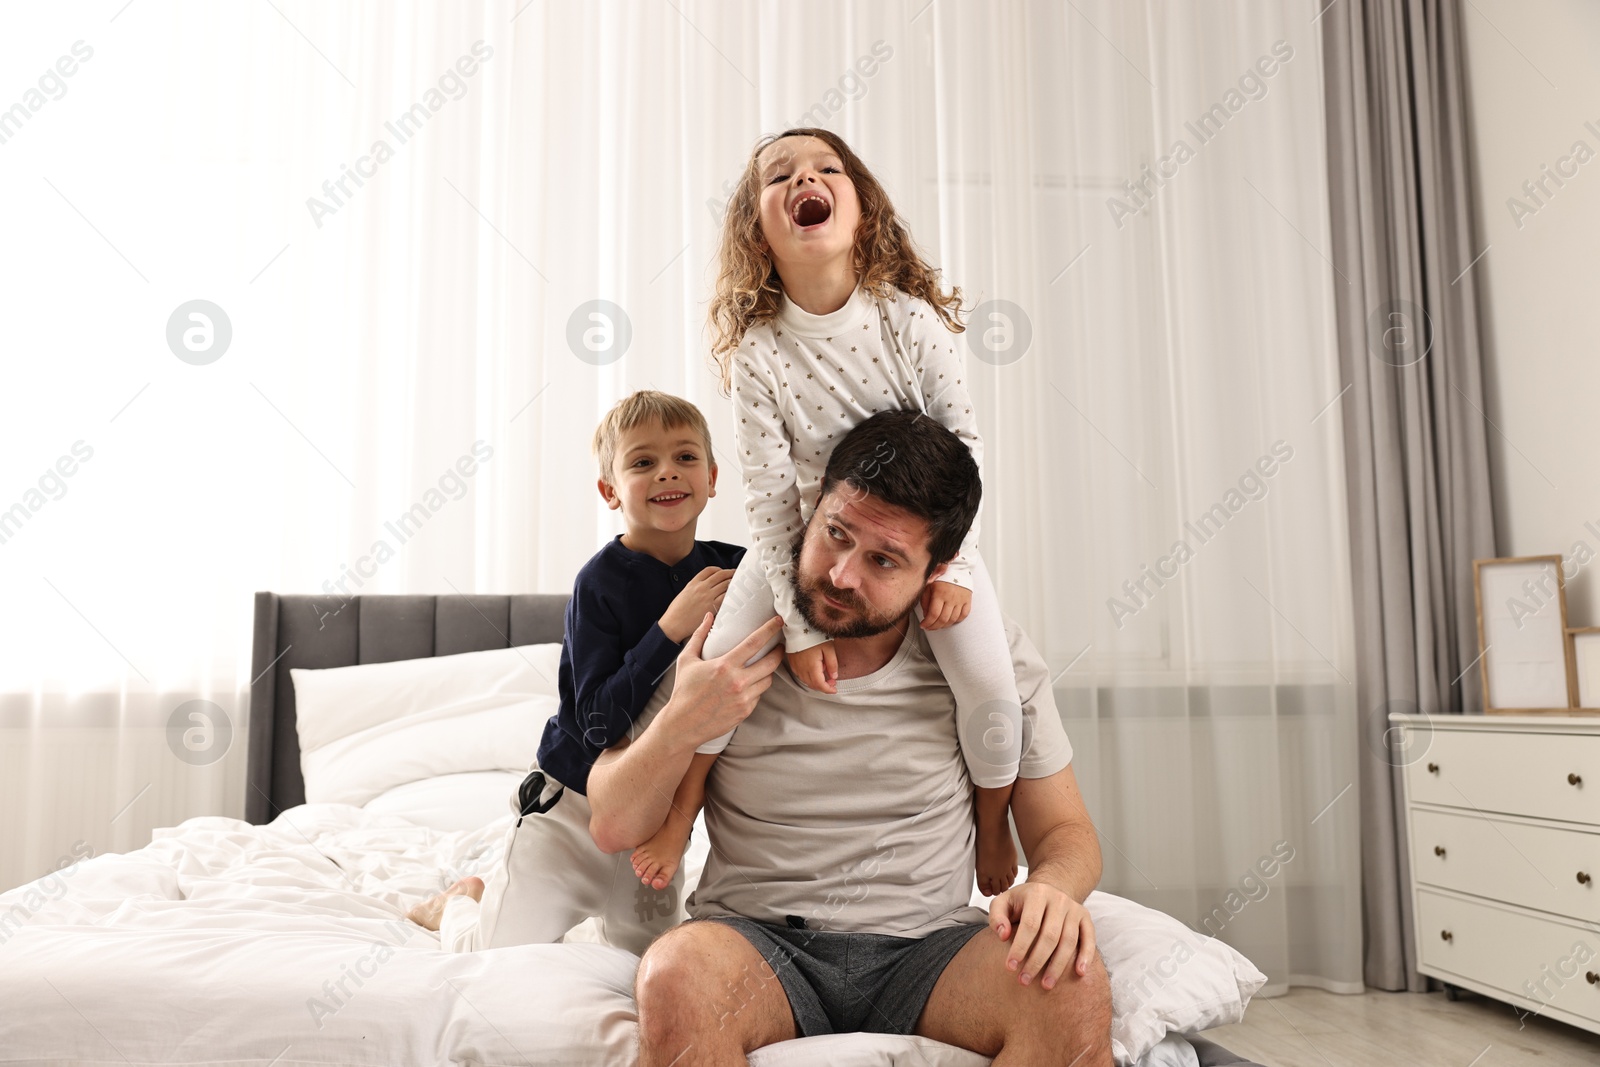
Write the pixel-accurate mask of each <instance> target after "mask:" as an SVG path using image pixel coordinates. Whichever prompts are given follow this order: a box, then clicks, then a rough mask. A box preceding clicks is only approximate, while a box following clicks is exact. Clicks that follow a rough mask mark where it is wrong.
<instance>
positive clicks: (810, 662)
mask: <svg viewBox="0 0 1600 1067" xmlns="http://www.w3.org/2000/svg"><path fill="white" fill-rule="evenodd" d="M784 660H785V662H787V663H788V664H789V673H791V674H793V675H794V676H795V677H796V678H798V679H799V680H800V681H802V682H804V683H805V684H806V685H807V686H809V687H810V688H812V689H815V690H816V691H817V692H819V693H837V692H838V690H837V689H836V688H835V687H834V684H833V683H834V682H837V681H838V680H839V654H838V653H837V652H835V651H834V648H833V642H832V641H824V642H822V644H820V645H813V646H812V647H810V648H803V649H801V650H800V651H799V652H787V653H785V654H784Z"/></svg>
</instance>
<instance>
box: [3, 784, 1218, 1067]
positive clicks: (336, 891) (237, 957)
mask: <svg viewBox="0 0 1600 1067" xmlns="http://www.w3.org/2000/svg"><path fill="white" fill-rule="evenodd" d="M429 803H430V804H434V805H435V808H436V807H437V804H436V801H434V800H430V801H429ZM510 818H511V816H510V815H509V814H507V815H504V816H500V817H497V818H496V819H494V821H492V822H490V823H488V824H487V825H483V826H480V827H478V828H476V829H440V828H438V827H437V826H425V825H420V824H419V823H417V822H415V821H413V820H412V819H410V818H407V817H405V816H404V815H400V814H394V813H392V812H387V813H385V812H379V811H372V810H366V809H362V808H357V807H352V806H348V805H342V804H308V805H302V806H299V807H296V808H292V809H290V810H289V811H286V812H284V813H283V814H282V815H281V816H279V817H278V818H277V819H276V820H274V821H273V822H272V823H270V824H268V825H265V826H255V825H251V824H249V823H245V822H241V821H238V820H234V819H227V818H220V817H204V818H197V819H190V820H188V821H187V822H185V823H183V824H182V825H181V826H178V827H174V828H170V829H162V830H157V831H155V835H154V840H153V841H152V843H151V844H150V845H149V846H147V847H145V848H142V849H139V850H137V851H135V852H131V853H127V854H112V855H104V856H97V857H94V858H91V859H86V860H82V861H80V862H78V863H76V864H74V865H72V866H70V867H67V868H65V869H63V870H60V871H57V872H55V873H54V874H51V875H49V876H47V877H46V878H43V879H40V880H38V881H36V882H33V883H29V884H28V885H25V886H22V887H19V888H17V889H15V890H12V891H10V892H8V893H5V894H0V999H3V1001H4V1003H5V1004H6V1010H5V1011H4V1012H0V1063H14V1062H38V1061H53V1062H67V1063H86V1064H101V1063H105V1064H112V1063H115V1064H123V1063H127V1062H134V1063H145V1064H184V1065H193V1067H199V1065H211V1064H216V1065H221V1064H227V1065H229V1067H240V1065H242V1064H250V1063H256V1064H261V1065H267V1064H271V1065H274V1067H297V1065H311V1064H316V1065H326V1064H332V1063H344V1064H393V1063H461V1064H489V1063H508V1064H510V1063H518V1064H529V1065H533V1064H551V1065H561V1067H574V1065H581V1064H597V1065H598V1064H607V1065H615V1064H626V1063H631V1062H633V1060H634V1057H635V1043H636V1025H635V1015H634V1009H633V1001H632V995H631V990H632V983H633V975H634V970H635V967H636V965H637V962H638V961H637V959H636V957H634V956H633V955H631V954H629V953H627V952H623V951H621V950H619V949H615V948H611V947H609V946H606V945H601V944H593V943H583V942H582V941H581V940H575V941H574V942H573V943H569V944H559V945H529V946H521V947H517V948H507V949H495V950H489V951H484V952H477V953H470V954H452V953H444V952H440V951H439V950H438V943H437V940H436V938H435V936H434V935H432V934H429V933H428V932H427V931H424V930H422V929H421V928H420V927H417V926H415V925H413V924H411V923H409V922H408V921H407V920H406V919H405V918H404V911H405V909H406V908H408V907H410V906H411V904H413V903H415V902H416V900H417V899H419V898H420V897H422V896H424V895H426V894H428V893H430V892H433V891H436V890H438V889H439V888H441V887H442V886H443V885H445V884H448V882H450V881H452V880H454V879H455V878H457V877H460V876H463V875H466V874H471V873H474V872H477V871H481V870H483V869H485V866H486V865H487V864H488V863H490V862H492V861H493V858H494V853H495V851H496V850H497V848H498V846H499V843H500V841H501V839H502V838H503V836H504V832H505V829H506V827H507V825H508V824H509V820H510ZM1173 1040H1174V1041H1179V1042H1181V1039H1177V1038H1174V1039H1173ZM1168 1051H1169V1053H1170V1051H1171V1050H1168ZM1196 1051H1199V1052H1202V1053H1204V1054H1205V1056H1204V1057H1201V1058H1198V1059H1197V1060H1190V1061H1188V1062H1199V1063H1200V1064H1202V1065H1203V1067H1215V1065H1222V1064H1234V1063H1243V1061H1240V1060H1238V1059H1237V1058H1234V1057H1231V1056H1230V1055H1228V1054H1227V1053H1226V1051H1225V1050H1221V1049H1217V1048H1216V1047H1215V1046H1209V1047H1207V1046H1206V1043H1203V1042H1197V1043H1196ZM750 1062H751V1063H752V1064H755V1065H757V1067H776V1065H778V1064H783V1065H809V1064H816V1065H818V1067H821V1065H824V1064H828V1065H839V1064H861V1065H863V1067H865V1065H874V1067H876V1065H888V1064H901V1063H907V1064H910V1063H916V1064H921V1065H924V1067H981V1065H983V1064H985V1063H987V1062H988V1060H986V1059H985V1058H984V1057H981V1056H977V1055H975V1054H973V1053H970V1052H966V1051H963V1050H960V1049H955V1048H952V1047H950V1046H947V1045H942V1044H939V1043H937V1042H931V1041H927V1040H925V1039H921V1038H902V1037H891V1036H880V1035H843V1036H838V1037H827V1038H810V1039H805V1040H799V1041H790V1042H784V1043H782V1044H780V1045H775V1046H772V1047H771V1048H769V1049H764V1050H761V1051H759V1052H757V1053H756V1054H754V1055H752V1056H751V1058H750ZM1165 1062H1172V1061H1165Z"/></svg>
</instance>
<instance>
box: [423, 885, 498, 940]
mask: <svg viewBox="0 0 1600 1067" xmlns="http://www.w3.org/2000/svg"><path fill="white" fill-rule="evenodd" d="M451 897H471V898H472V899H473V900H482V899H483V879H482V878H474V877H472V876H471V875H468V876H467V877H465V878H463V879H461V881H459V882H457V883H456V884H455V885H453V886H451V887H450V888H449V889H446V890H445V891H444V892H443V893H435V894H434V895H433V896H431V897H429V898H428V899H427V900H424V901H423V902H422V903H421V904H418V905H417V906H416V907H414V908H412V909H411V910H410V911H408V912H406V918H408V919H410V920H411V921H412V922H414V923H416V924H417V925H418V926H420V927H422V928H423V929H424V930H432V931H433V932H434V933H438V932H439V920H440V919H442V918H443V917H444V906H445V904H446V902H448V901H449V899H450V898H451Z"/></svg>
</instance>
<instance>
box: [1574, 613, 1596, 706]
mask: <svg viewBox="0 0 1600 1067" xmlns="http://www.w3.org/2000/svg"><path fill="white" fill-rule="evenodd" d="M1567 672H1568V673H1569V674H1570V675H1571V678H1570V679H1569V681H1568V686H1569V688H1571V690H1572V698H1573V708H1574V710H1581V711H1592V712H1594V713H1595V714H1597V715H1600V626H1573V627H1568V629H1567Z"/></svg>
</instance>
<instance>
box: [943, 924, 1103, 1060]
mask: <svg viewBox="0 0 1600 1067" xmlns="http://www.w3.org/2000/svg"><path fill="white" fill-rule="evenodd" d="M1009 950H1010V945H1009V943H1008V942H1005V941H1001V940H1000V938H999V937H998V936H996V935H995V933H994V931H993V930H989V929H985V930H979V931H978V932H977V934H975V935H974V936H973V938H972V940H970V941H968V942H967V943H966V944H965V945H964V946H962V949H961V951H960V952H958V953H956V957H955V959H953V960H951V961H950V963H949V965H948V966H946V967H945V969H944V973H943V974H942V975H940V976H939V982H938V984H937V985H935V986H934V987H933V994H932V995H931V996H930V997H928V1003H927V1004H925V1005H923V1008H922V1015H921V1017H920V1018H918V1019H917V1033H918V1034H920V1035H922V1036H923V1037H930V1038H933V1039H934V1040H935V1041H943V1042H945V1043H946V1044H950V1045H957V1046H959V1047H961V1048H966V1049H971V1050H972V1051H974V1052H977V1053H980V1054H982V1055H984V1056H993V1057H994V1067H1014V1065H1023V1064H1027V1065H1034V1064H1051V1065H1054V1067H1112V1065H1113V1060H1112V1058H1111V982H1110V979H1109V978H1108V977H1107V975H1106V968H1105V963H1104V962H1103V961H1102V960H1101V958H1100V954H1099V952H1096V953H1095V957H1094V961H1093V962H1092V963H1090V965H1089V973H1087V974H1086V975H1084V976H1083V977H1082V978H1079V977H1077V975H1076V973H1075V972H1074V971H1073V970H1071V969H1070V968H1069V969H1068V970H1067V973H1066V974H1064V975H1062V977H1061V981H1060V982H1059V983H1057V985H1056V987H1055V988H1054V989H1045V988H1044V987H1043V986H1041V985H1040V984H1039V983H1038V982H1033V983H1031V984H1029V985H1022V984H1021V983H1020V982H1019V981H1018V980H1017V974H1016V972H1015V971H1010V970H1007V969H1006V953H1007V952H1008V951H1009Z"/></svg>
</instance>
